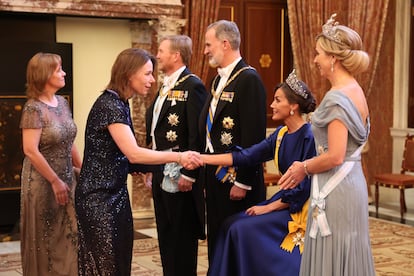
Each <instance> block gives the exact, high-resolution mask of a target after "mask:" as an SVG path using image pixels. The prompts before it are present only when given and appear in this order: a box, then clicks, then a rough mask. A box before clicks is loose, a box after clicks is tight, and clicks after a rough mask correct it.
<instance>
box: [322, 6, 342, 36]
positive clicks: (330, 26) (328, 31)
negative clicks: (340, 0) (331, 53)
mask: <svg viewBox="0 0 414 276" xmlns="http://www.w3.org/2000/svg"><path fill="white" fill-rule="evenodd" d="M335 17H336V13H334V14H332V15H331V17H330V18H329V19H328V20H327V21H326V23H325V25H323V26H322V33H323V35H324V36H325V37H326V38H327V39H329V40H333V41H335V42H338V43H342V41H341V39H340V38H339V37H338V34H337V33H336V28H335V27H336V26H337V25H338V24H339V22H337V21H335Z"/></svg>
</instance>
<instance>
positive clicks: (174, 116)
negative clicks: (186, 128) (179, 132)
mask: <svg viewBox="0 0 414 276" xmlns="http://www.w3.org/2000/svg"><path fill="white" fill-rule="evenodd" d="M178 118H179V116H178V115H177V114H175V113H174V114H171V113H170V115H168V118H167V119H168V124H170V125H171V126H177V125H178V123H179V122H180V121H179V120H178Z"/></svg>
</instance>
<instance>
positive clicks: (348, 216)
mask: <svg viewBox="0 0 414 276" xmlns="http://www.w3.org/2000/svg"><path fill="white" fill-rule="evenodd" d="M354 166H355V167H354V169H353V170H352V171H351V173H350V174H349V175H347V176H346V177H345V179H344V180H343V181H342V182H341V183H340V184H339V185H338V186H337V187H336V188H335V189H334V190H333V191H332V192H331V193H330V194H329V195H328V197H327V198H326V209H325V212H326V216H327V218H328V224H329V227H330V229H331V231H332V235H330V236H327V237H321V236H320V233H318V235H317V237H316V239H312V238H310V237H309V236H308V234H307V235H306V240H305V249H304V252H303V258H302V264H301V274H300V275H302V276H331V275H343V276H370V275H375V269H374V266H373V260H372V253H371V245H370V239H369V226H368V194H367V187H366V183H365V180H364V179H363V178H361V176H362V177H363V174H362V167H361V163H360V162H356V163H355V165H354ZM331 175H332V172H331V173H325V174H319V175H318V179H319V183H320V189H321V187H322V185H321V183H326V182H327V180H328V178H329V177H330V176H331ZM312 185H313V183H312ZM358 210H359V211H358ZM311 214H312V210H310V212H309V215H308V224H307V231H306V232H307V233H309V229H310V227H311V225H312V216H311ZM356 214H357V215H356Z"/></svg>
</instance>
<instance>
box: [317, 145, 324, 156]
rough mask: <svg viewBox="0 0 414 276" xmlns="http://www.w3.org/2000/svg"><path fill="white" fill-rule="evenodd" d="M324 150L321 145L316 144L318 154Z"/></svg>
mask: <svg viewBox="0 0 414 276" xmlns="http://www.w3.org/2000/svg"><path fill="white" fill-rule="evenodd" d="M324 152H325V149H324V148H323V147H322V146H321V145H318V155H321V154H322V153H324Z"/></svg>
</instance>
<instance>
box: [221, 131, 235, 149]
mask: <svg viewBox="0 0 414 276" xmlns="http://www.w3.org/2000/svg"><path fill="white" fill-rule="evenodd" d="M232 140H233V136H232V135H231V134H230V133H227V132H223V133H222V134H221V138H220V141H221V144H222V145H226V146H228V145H231V143H232Z"/></svg>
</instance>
